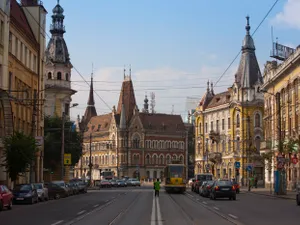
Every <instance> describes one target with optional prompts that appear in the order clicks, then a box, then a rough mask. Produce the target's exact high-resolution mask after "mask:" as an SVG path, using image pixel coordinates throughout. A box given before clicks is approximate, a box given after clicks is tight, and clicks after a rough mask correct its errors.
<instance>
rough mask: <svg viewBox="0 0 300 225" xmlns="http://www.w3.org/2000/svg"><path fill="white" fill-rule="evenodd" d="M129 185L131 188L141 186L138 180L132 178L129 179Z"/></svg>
mask: <svg viewBox="0 0 300 225" xmlns="http://www.w3.org/2000/svg"><path fill="white" fill-rule="evenodd" d="M131 185H132V186H139V187H140V186H141V182H140V181H139V180H138V179H136V178H132V179H131Z"/></svg>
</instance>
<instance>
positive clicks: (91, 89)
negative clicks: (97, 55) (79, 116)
mask: <svg viewBox="0 0 300 225" xmlns="http://www.w3.org/2000/svg"><path fill="white" fill-rule="evenodd" d="M87 104H88V106H94V105H95V100H94V85H93V73H92V74H91V84H90V94H89V99H88V102H87Z"/></svg>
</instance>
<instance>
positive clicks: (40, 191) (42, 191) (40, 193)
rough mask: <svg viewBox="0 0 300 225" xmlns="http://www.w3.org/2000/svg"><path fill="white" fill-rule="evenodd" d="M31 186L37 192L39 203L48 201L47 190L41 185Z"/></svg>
mask: <svg viewBox="0 0 300 225" xmlns="http://www.w3.org/2000/svg"><path fill="white" fill-rule="evenodd" d="M33 185H34V187H35V188H36V190H37V193H38V197H39V200H40V201H45V200H46V201H48V200H49V195H48V188H46V187H45V185H44V184H43V183H36V184H33Z"/></svg>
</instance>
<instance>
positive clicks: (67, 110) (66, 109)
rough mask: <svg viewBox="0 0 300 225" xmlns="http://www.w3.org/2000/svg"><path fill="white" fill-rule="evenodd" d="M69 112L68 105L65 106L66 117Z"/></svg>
mask: <svg viewBox="0 0 300 225" xmlns="http://www.w3.org/2000/svg"><path fill="white" fill-rule="evenodd" d="M69 111H70V104H65V115H66V116H68V115H69Z"/></svg>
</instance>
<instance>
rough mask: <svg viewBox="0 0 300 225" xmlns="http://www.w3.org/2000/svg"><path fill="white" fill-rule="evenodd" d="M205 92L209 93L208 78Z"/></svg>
mask: <svg viewBox="0 0 300 225" xmlns="http://www.w3.org/2000/svg"><path fill="white" fill-rule="evenodd" d="M206 91H207V93H209V80H208V81H207V88H206Z"/></svg>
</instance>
